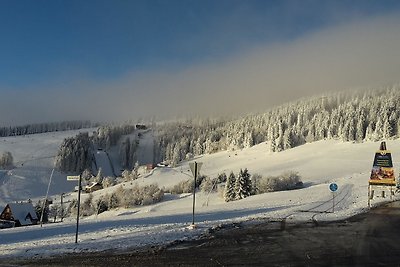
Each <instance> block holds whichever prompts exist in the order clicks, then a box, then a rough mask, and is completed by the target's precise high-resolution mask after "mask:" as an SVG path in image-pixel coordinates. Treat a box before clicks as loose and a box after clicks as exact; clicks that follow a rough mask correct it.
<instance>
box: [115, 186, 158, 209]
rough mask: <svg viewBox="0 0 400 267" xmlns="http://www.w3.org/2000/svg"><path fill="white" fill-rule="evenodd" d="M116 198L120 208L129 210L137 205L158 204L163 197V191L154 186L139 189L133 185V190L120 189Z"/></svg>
mask: <svg viewBox="0 0 400 267" xmlns="http://www.w3.org/2000/svg"><path fill="white" fill-rule="evenodd" d="M118 190H119V192H118V193H117V192H116V193H117V197H118V199H119V203H120V206H123V207H125V208H131V207H134V206H139V205H150V204H154V203H157V202H160V201H161V200H162V198H163V197H164V191H163V190H162V189H160V188H159V187H158V186H157V185H156V184H151V185H146V186H143V187H139V186H138V185H135V186H134V187H133V188H128V189H124V188H122V187H120V188H119V189H118Z"/></svg>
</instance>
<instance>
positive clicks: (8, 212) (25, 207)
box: [0, 202, 39, 227]
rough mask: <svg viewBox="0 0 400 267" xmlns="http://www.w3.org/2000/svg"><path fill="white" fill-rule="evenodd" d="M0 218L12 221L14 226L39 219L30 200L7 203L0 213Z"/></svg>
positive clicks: (35, 222) (29, 223)
mask: <svg viewBox="0 0 400 267" xmlns="http://www.w3.org/2000/svg"><path fill="white" fill-rule="evenodd" d="M0 220H3V221H11V222H14V223H15V226H16V227H18V226H26V225H33V224H37V223H38V221H39V219H38V217H37V215H36V212H35V209H34V208H33V205H32V203H30V202H25V203H22V202H21V203H9V204H7V205H6V207H5V208H4V210H3V212H2V213H1V215H0Z"/></svg>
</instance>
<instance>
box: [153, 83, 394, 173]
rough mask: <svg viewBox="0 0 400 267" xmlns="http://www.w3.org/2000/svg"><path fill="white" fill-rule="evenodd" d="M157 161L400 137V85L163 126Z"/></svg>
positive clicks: (178, 160)
mask: <svg viewBox="0 0 400 267" xmlns="http://www.w3.org/2000/svg"><path fill="white" fill-rule="evenodd" d="M156 132H157V135H156V136H157V138H156V141H155V145H156V147H157V149H156V151H157V155H156V156H157V157H156V158H157V160H159V161H164V160H167V161H169V162H170V163H171V164H172V165H176V164H177V163H178V162H180V161H182V160H185V159H189V158H192V157H193V156H196V155H201V154H207V153H214V152H217V151H222V150H236V149H243V148H248V147H251V146H253V145H256V144H259V143H262V142H268V144H269V146H270V150H271V151H272V152H279V151H283V150H286V149H289V148H293V147H296V146H299V145H302V144H305V143H309V142H314V141H318V140H323V139H338V140H342V141H354V142H363V141H378V140H382V139H390V138H398V137H399V136H400V86H399V85H394V86H390V87H384V88H379V89H374V90H373V89H364V90H355V91H343V92H337V93H330V94H327V95H322V96H317V97H312V98H307V99H301V100H298V101H294V102H291V103H288V104H285V105H281V106H278V107H275V108H272V109H270V110H268V111H267V112H265V113H259V114H248V115H245V116H242V117H239V118H236V119H232V118H230V119H226V118H215V119H188V120H186V121H178V122H170V123H163V124H161V125H157V131H156Z"/></svg>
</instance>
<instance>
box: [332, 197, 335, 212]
mask: <svg viewBox="0 0 400 267" xmlns="http://www.w3.org/2000/svg"><path fill="white" fill-rule="evenodd" d="M334 212H335V192H332V213H334Z"/></svg>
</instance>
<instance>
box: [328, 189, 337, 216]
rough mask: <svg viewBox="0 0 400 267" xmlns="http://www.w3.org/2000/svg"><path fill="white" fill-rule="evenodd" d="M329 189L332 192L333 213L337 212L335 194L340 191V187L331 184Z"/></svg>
mask: <svg viewBox="0 0 400 267" xmlns="http://www.w3.org/2000/svg"><path fill="white" fill-rule="evenodd" d="M329 189H330V190H331V192H332V213H334V212H335V192H336V191H337V190H338V185H337V184H335V183H331V184H330V185H329Z"/></svg>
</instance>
